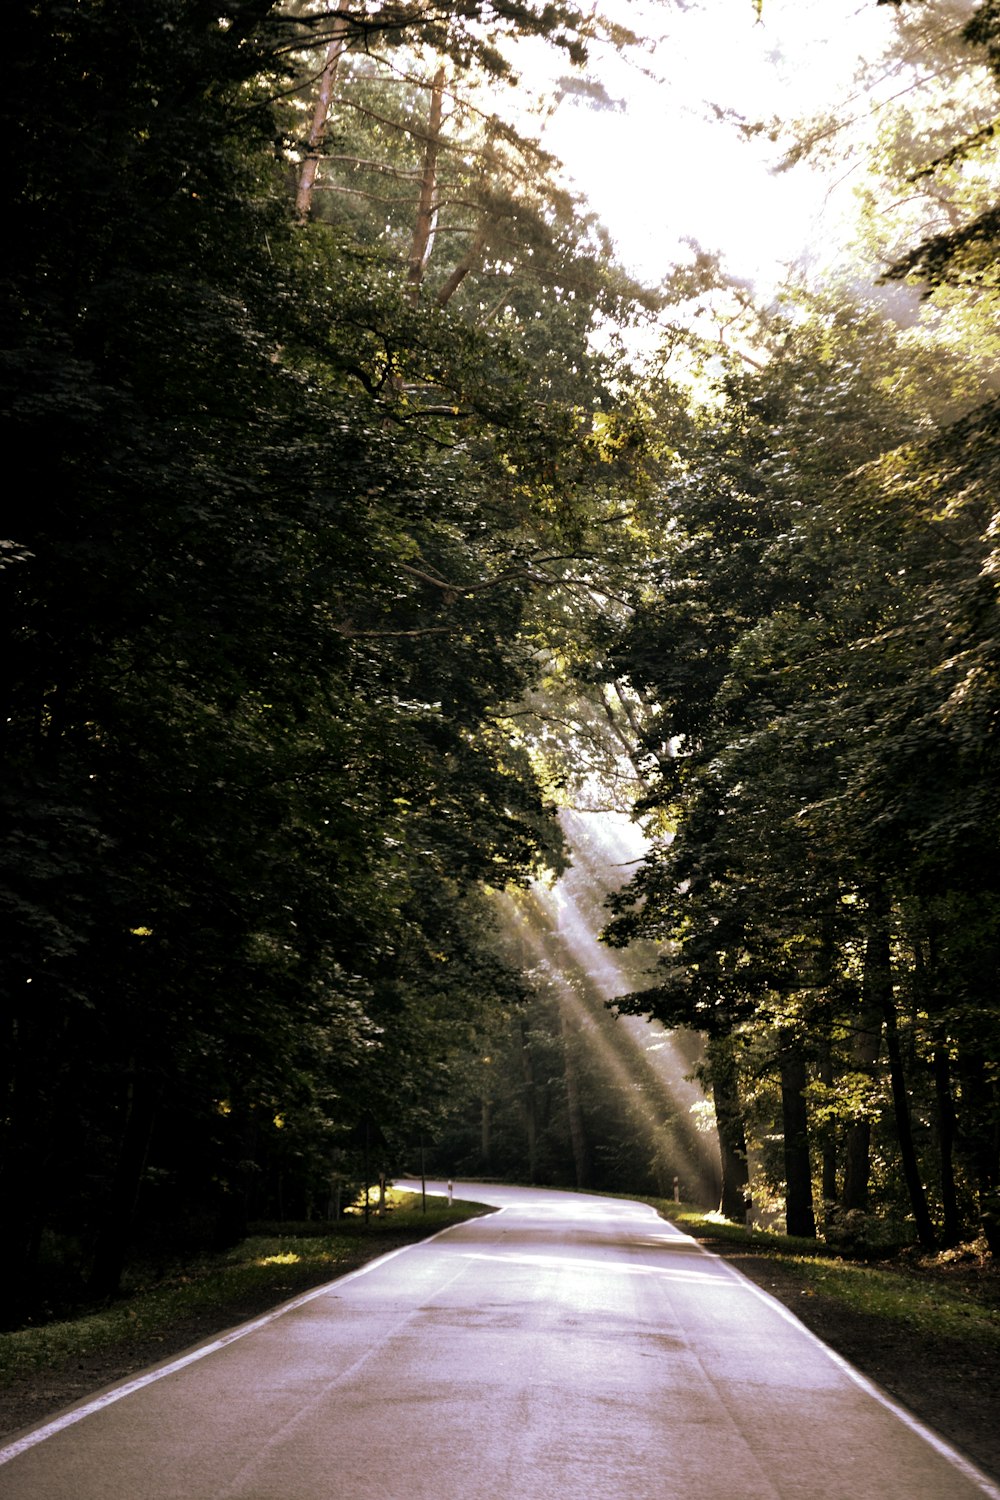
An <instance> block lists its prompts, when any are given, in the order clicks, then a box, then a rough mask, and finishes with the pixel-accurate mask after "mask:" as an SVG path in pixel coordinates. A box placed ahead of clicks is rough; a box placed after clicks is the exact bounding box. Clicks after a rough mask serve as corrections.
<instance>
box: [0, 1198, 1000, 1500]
mask: <svg viewBox="0 0 1000 1500" xmlns="http://www.w3.org/2000/svg"><path fill="white" fill-rule="evenodd" d="M461 1191H462V1194H463V1196H465V1197H475V1198H478V1199H479V1200H480V1201H488V1202H491V1203H495V1204H497V1205H499V1206H500V1210H501V1211H500V1212H499V1213H496V1214H493V1215H490V1216H488V1217H486V1218H482V1219H478V1220H474V1221H472V1222H470V1223H467V1224H463V1225H461V1226H459V1227H458V1228H455V1229H451V1230H447V1231H446V1232H445V1233H444V1234H441V1235H438V1236H437V1237H436V1238H435V1239H433V1240H430V1241H426V1242H424V1243H423V1244H421V1245H417V1246H413V1247H411V1248H409V1249H406V1250H404V1251H397V1252H395V1253H394V1254H392V1255H389V1256H386V1257H384V1258H383V1259H382V1260H379V1261H375V1262H372V1263H371V1264H370V1265H369V1266H367V1267H365V1268H364V1269H363V1270H362V1271H360V1272H355V1273H354V1274H353V1275H351V1276H348V1277H345V1278H343V1279H342V1280H340V1281H335V1282H331V1283H330V1284H329V1285H328V1286H326V1287H324V1288H321V1289H319V1290H314V1291H313V1292H310V1293H307V1294H305V1296H304V1297H299V1298H297V1299H295V1300H294V1301H293V1302H291V1303H289V1304H287V1305H286V1307H285V1308H284V1309H279V1310H277V1311H276V1312H275V1313H272V1314H270V1315H268V1316H267V1317H266V1318H264V1319H256V1320H255V1321H254V1322H253V1323H251V1324H247V1325H244V1327H243V1328H241V1329H236V1330H233V1331H232V1332H231V1333H230V1334H228V1335H225V1336H224V1337H223V1338H222V1339H216V1340H213V1341H211V1342H209V1343H207V1344H205V1345H201V1346H198V1348H197V1349H195V1350H193V1351H190V1352H189V1353H188V1354H187V1355H184V1356H181V1357H180V1358H179V1359H176V1360H173V1361H170V1362H167V1363H166V1364H165V1365H164V1366H159V1367H155V1368H154V1369H153V1370H151V1371H149V1372H147V1373H146V1374H145V1375H144V1376H141V1377H139V1378H138V1379H137V1380H134V1381H131V1382H129V1384H128V1386H126V1387H119V1388H117V1389H115V1390H111V1391H108V1392H105V1393H103V1395H102V1397H101V1398H100V1399H99V1401H97V1402H90V1403H83V1404H82V1405H81V1406H80V1407H77V1408H72V1409H71V1410H70V1411H69V1412H67V1413H64V1414H63V1415H62V1417H61V1418H56V1419H54V1420H53V1421H51V1422H49V1423H46V1424H45V1426H43V1427H40V1428H38V1429H36V1430H35V1431H34V1433H31V1434H27V1435H25V1436H24V1437H22V1438H21V1439H20V1440H18V1441H16V1442H12V1443H11V1444H10V1445H9V1446H8V1447H7V1448H6V1449H4V1450H3V1451H2V1452H0V1496H3V1497H4V1500H7V1497H11V1500H168V1497H169V1500H591V1497H593V1500H675V1497H677V1500H679V1497H684V1500H778V1497H780V1500H868V1497H871V1500H973V1497H981V1496H983V1495H989V1496H992V1497H993V1500H1000V1489H998V1488H997V1487H996V1486H994V1485H993V1484H992V1483H991V1482H990V1481H989V1480H988V1479H986V1478H985V1477H984V1476H983V1475H981V1474H980V1473H979V1472H978V1471H977V1470H976V1469H975V1468H973V1466H972V1465H971V1464H969V1463H968V1462H966V1461H964V1460H962V1459H961V1458H959V1457H958V1455H956V1454H954V1453H953V1452H952V1451H951V1450H950V1449H949V1448H948V1447H947V1446H946V1445H945V1444H944V1443H943V1442H942V1441H940V1440H939V1439H937V1438H936V1437H934V1435H933V1434H931V1433H929V1432H927V1430H926V1429H924V1428H922V1427H920V1426H919V1424H917V1423H916V1422H915V1421H914V1420H913V1419H910V1418H908V1417H907V1416H906V1414H905V1413H902V1412H900V1411H899V1409H898V1408H895V1407H893V1406H892V1405H891V1403H889V1402H888V1400H887V1399H886V1398H884V1397H881V1396H880V1395H879V1393H878V1392H877V1391H875V1390H874V1389H873V1387H871V1386H870V1385H868V1384H867V1383H866V1382H865V1380H864V1379H863V1378H862V1377H861V1376H859V1375H857V1374H856V1373H855V1372H853V1371H852V1370H851V1369H850V1368H849V1367H848V1366H847V1365H845V1364H844V1362H843V1361H842V1360H840V1359H839V1357H838V1356H836V1355H834V1354H833V1353H831V1351H829V1350H828V1349H827V1348H826V1347H825V1346H824V1345H823V1344H821V1343H820V1342H819V1341H818V1340H817V1339H815V1338H814V1337H813V1335H812V1334H810V1333H809V1332H808V1331H807V1330H806V1329H805V1328H804V1327H803V1326H802V1325H801V1324H800V1323H798V1322H797V1321H796V1320H795V1319H794V1318H793V1317H792V1316H791V1315H790V1314H788V1313H787V1312H786V1311H785V1309H784V1308H782V1307H781V1306H779V1304H778V1303H777V1302H775V1301H773V1300H772V1299H771V1298H770V1297H767V1296H766V1295H765V1294H764V1293H762V1292H760V1291H758V1290H757V1288H755V1287H753V1286H752V1285H751V1283H750V1282H748V1281H746V1280H745V1279H744V1278H743V1277H741V1276H740V1275H739V1274H738V1273H736V1272H735V1271H733V1270H732V1269H731V1268H730V1267H729V1266H727V1265H726V1264H725V1263H724V1262H723V1261H721V1260H719V1259H717V1258H716V1257H714V1256H711V1255H708V1254H706V1253H705V1252H704V1251H702V1250H701V1249H700V1248H699V1247H698V1246H697V1245H696V1244H695V1243H694V1241H693V1240H690V1239H687V1238H686V1237H684V1236H683V1235H681V1234H679V1233H677V1231H676V1230H674V1229H672V1228H671V1227H670V1225H668V1224H665V1223H664V1222H663V1221H662V1220H661V1219H659V1218H658V1217H657V1216H656V1214H655V1213H654V1212H653V1210H652V1209H650V1208H646V1207H644V1206H642V1205H640V1204H635V1203H627V1202H621V1201H616V1200H609V1199H601V1198H592V1197H587V1196H584V1195H578V1194H570V1193H555V1192H546V1191H543V1190H541V1189H529V1188H493V1187H489V1188H487V1187H480V1186H475V1187H472V1186H469V1185H467V1184H466V1185H463V1187H462V1190H461ZM81 1412H82V1413H83V1415H81Z"/></svg>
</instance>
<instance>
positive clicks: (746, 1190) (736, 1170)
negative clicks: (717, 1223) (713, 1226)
mask: <svg viewBox="0 0 1000 1500" xmlns="http://www.w3.org/2000/svg"><path fill="white" fill-rule="evenodd" d="M705 1051H706V1058H707V1062H708V1076H709V1079H710V1081H711V1085H712V1100H713V1102H714V1104H715V1125H716V1130H717V1131H718V1135H719V1154H720V1156H721V1158H722V1194H721V1198H720V1202H719V1212H720V1213H721V1214H722V1215H723V1217H724V1218H727V1219H731V1220H733V1221H734V1222H735V1223H738V1224H742V1223H743V1221H744V1219H745V1218H746V1212H747V1204H748V1202H749V1198H750V1169H749V1165H748V1161H747V1138H746V1131H745V1129H744V1125H743V1107H742V1104H741V1101H740V1091H739V1082H738V1077H737V1070H736V1058H735V1053H734V1049H733V1043H732V1039H731V1038H730V1037H711V1038H710V1039H709V1041H708V1042H707V1044H706V1049H705Z"/></svg>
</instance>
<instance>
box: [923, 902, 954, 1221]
mask: <svg viewBox="0 0 1000 1500" xmlns="http://www.w3.org/2000/svg"><path fill="white" fill-rule="evenodd" d="M923 928H924V932H923V933H921V932H919V931H918V932H915V933H914V934H913V937H912V948H913V970H914V983H915V986H916V994H917V998H918V1000H919V1002H920V1004H921V1005H922V1007H923V1008H924V1010H926V1011H927V1012H928V1013H929V1014H931V1015H934V1014H936V1013H937V1012H938V1011H939V1010H940V1008H941V1007H940V1005H939V1004H936V1003H935V1001H936V1000H937V996H936V994H935V980H936V976H937V972H938V962H937V942H936V931H935V923H934V922H933V920H932V919H931V918H930V917H929V915H928V913H926V912H924V913H923ZM924 935H926V944H927V956H926V961H925V957H924ZM933 1070H934V1094H935V1097H936V1100H937V1125H938V1158H939V1167H940V1173H941V1207H942V1211H943V1224H942V1241H943V1243H944V1245H945V1246H946V1247H950V1246H953V1245H957V1244H959V1243H960V1242H961V1238H962V1222H961V1214H960V1212H959V1207H958V1189H957V1186H956V1183H955V1138H956V1121H955V1096H954V1093H953V1091H952V1086H951V1060H950V1058H949V1057H948V1049H947V1046H946V1045H945V1041H944V1038H943V1036H942V1037H941V1038H939V1039H938V1041H937V1042H936V1043H935V1047H934V1062H933Z"/></svg>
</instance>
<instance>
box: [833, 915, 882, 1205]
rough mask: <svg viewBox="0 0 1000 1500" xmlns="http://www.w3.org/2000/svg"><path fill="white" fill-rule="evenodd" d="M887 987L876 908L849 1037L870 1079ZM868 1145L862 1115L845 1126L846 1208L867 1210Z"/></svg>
mask: <svg viewBox="0 0 1000 1500" xmlns="http://www.w3.org/2000/svg"><path fill="white" fill-rule="evenodd" d="M876 905H877V903H876ZM887 989H888V992H889V993H890V994H891V992H892V976H891V974H890V971H889V929H888V921H887V918H886V917H885V915H884V913H883V912H882V910H881V908H879V909H877V910H874V911H872V912H871V914H870V916H869V922H868V931H867V934H866V938H865V963H864V973H863V976H862V981H861V1009H860V1011H859V1013H858V1016H857V1019H856V1020H855V1023H854V1026H853V1028H852V1037H851V1054H852V1056H851V1061H852V1063H853V1065H854V1071H855V1072H856V1073H858V1074H860V1075H861V1076H862V1077H863V1078H865V1079H868V1080H871V1081H872V1082H874V1079H875V1070H876V1068H877V1067H878V1060H879V1055H880V1053H881V1051H882V1016H883V1005H884V997H885V994H886V991H887ZM871 1144H872V1125H871V1120H870V1119H869V1118H868V1116H867V1115H861V1116H860V1117H859V1118H857V1119H854V1120H850V1121H849V1122H848V1124H847V1126H846V1127H845V1129H844V1188H843V1193H842V1195H841V1203H842V1205H843V1207H844V1210H845V1211H848V1210H851V1209H857V1210H860V1211H861V1212H862V1213H866V1212H867V1211H868V1191H869V1185H870V1182H871Z"/></svg>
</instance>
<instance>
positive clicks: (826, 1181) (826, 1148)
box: [819, 1035, 837, 1205]
mask: <svg viewBox="0 0 1000 1500" xmlns="http://www.w3.org/2000/svg"><path fill="white" fill-rule="evenodd" d="M819 1078H820V1082H821V1083H822V1084H823V1086H824V1088H826V1089H827V1091H828V1094H829V1095H831V1096H832V1094H833V1053H832V1050H831V1047H830V1038H829V1036H828V1035H827V1036H824V1037H823V1039H822V1041H821V1043H820V1049H819ZM820 1144H821V1147H822V1152H823V1157H822V1168H823V1183H822V1193H823V1203H824V1205H826V1204H830V1205H833V1204H835V1203H836V1202H837V1131H836V1126H835V1125H834V1123H833V1121H832V1120H828V1121H827V1122H826V1124H825V1125H824V1126H823V1130H822V1138H821V1143H820Z"/></svg>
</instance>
